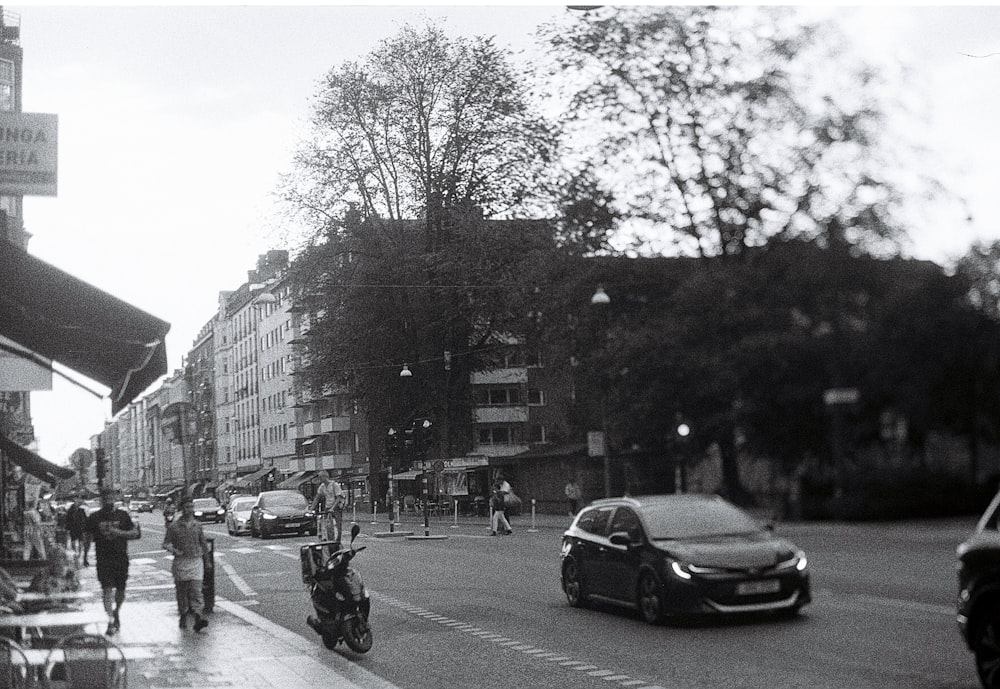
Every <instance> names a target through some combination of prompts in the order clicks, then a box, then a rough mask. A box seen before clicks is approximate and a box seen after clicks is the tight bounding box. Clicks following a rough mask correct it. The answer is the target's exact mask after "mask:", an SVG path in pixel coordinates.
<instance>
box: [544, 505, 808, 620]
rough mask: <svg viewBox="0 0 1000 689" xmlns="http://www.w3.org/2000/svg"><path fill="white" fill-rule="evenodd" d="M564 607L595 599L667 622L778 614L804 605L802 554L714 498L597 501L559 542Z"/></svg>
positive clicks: (805, 578) (790, 612) (790, 613)
mask: <svg viewBox="0 0 1000 689" xmlns="http://www.w3.org/2000/svg"><path fill="white" fill-rule="evenodd" d="M561 576H562V587H563V591H564V592H565V594H566V599H567V601H569V604H570V605H572V606H581V605H584V604H585V603H587V602H588V601H599V602H606V603H612V604H615V605H620V606H625V607H628V608H633V609H635V610H638V611H639V613H640V614H641V615H642V617H643V619H645V620H646V621H647V622H649V623H650V624H656V623H658V622H661V621H663V620H664V619H665V618H667V617H680V616H698V615H725V614H736V613H764V612H772V613H782V614H785V615H788V616H793V615H795V614H797V613H798V611H799V609H800V608H802V606H804V605H805V604H807V603H808V602H809V601H810V600H811V595H810V590H809V569H808V566H807V561H806V555H805V553H804V552H802V551H801V550H800V549H799V548H797V547H796V546H795V545H794V544H792V543H791V542H789V541H787V540H785V539H783V538H779V537H777V536H776V535H775V534H774V533H773V532H772V530H771V529H770V528H769V527H765V526H762V525H761V524H760V523H759V522H757V521H756V520H755V519H753V518H752V517H751V516H750V515H749V514H747V513H746V512H744V511H743V510H741V509H739V508H738V507H736V506H735V505H732V504H731V503H729V502H727V501H725V500H723V499H722V498H720V497H718V496H714V495H693V494H683V495H648V496H641V497H634V498H632V497H624V498H608V499H604V500H597V501H595V502H593V503H591V504H590V505H588V506H587V507H585V508H584V509H582V510H581V511H580V513H579V514H578V515H577V516H576V518H575V519H574V520H573V523H572V524H571V525H570V527H569V529H568V530H567V531H566V532H565V533H564V534H563V539H562V569H561Z"/></svg>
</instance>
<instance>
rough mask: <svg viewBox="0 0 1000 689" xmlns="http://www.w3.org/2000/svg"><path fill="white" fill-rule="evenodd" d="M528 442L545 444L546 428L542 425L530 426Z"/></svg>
mask: <svg viewBox="0 0 1000 689" xmlns="http://www.w3.org/2000/svg"><path fill="white" fill-rule="evenodd" d="M528 442H529V443H544V442H545V426H544V425H543V424H540V423H532V424H528Z"/></svg>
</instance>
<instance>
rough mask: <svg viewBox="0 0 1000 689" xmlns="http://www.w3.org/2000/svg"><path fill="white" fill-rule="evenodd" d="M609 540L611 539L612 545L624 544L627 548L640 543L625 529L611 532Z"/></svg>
mask: <svg viewBox="0 0 1000 689" xmlns="http://www.w3.org/2000/svg"><path fill="white" fill-rule="evenodd" d="M608 540H609V541H611V545H623V546H625V547H626V548H631V547H632V546H635V545H638V543H637V542H635V541H633V540H632V537H631V536H629V535H628V533H627V532H625V531H615V532H614V533H613V534H611V536H610V537H609V538H608Z"/></svg>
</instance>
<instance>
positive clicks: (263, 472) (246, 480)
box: [233, 467, 274, 488]
mask: <svg viewBox="0 0 1000 689" xmlns="http://www.w3.org/2000/svg"><path fill="white" fill-rule="evenodd" d="M272 471H274V467H264V468H263V469H258V470H257V471H255V472H253V473H252V474H247V475H246V476H241V477H239V478H238V479H236V481H234V482H233V485H234V486H236V487H237V488H249V487H250V485H251V484H252V483H254V481H259V480H260V479H262V478H264V477H265V476H267V475H268V474H270V473H271V472H272Z"/></svg>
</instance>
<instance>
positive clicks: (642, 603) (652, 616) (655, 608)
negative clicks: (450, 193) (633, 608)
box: [636, 572, 663, 624]
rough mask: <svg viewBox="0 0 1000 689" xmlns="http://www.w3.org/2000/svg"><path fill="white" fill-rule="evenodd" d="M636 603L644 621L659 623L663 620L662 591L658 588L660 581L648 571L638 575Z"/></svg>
mask: <svg viewBox="0 0 1000 689" xmlns="http://www.w3.org/2000/svg"><path fill="white" fill-rule="evenodd" d="M636 603H637V604H638V607H639V613H640V614H641V615H642V619H644V620H646V622H648V623H649V624H659V623H660V622H662V621H663V592H662V591H661V590H660V582H659V581H657V579H656V577H654V576H653V575H652V574H650V573H649V572H646V573H645V574H643V575H642V576H641V577H639V590H638V593H637V600H636Z"/></svg>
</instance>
